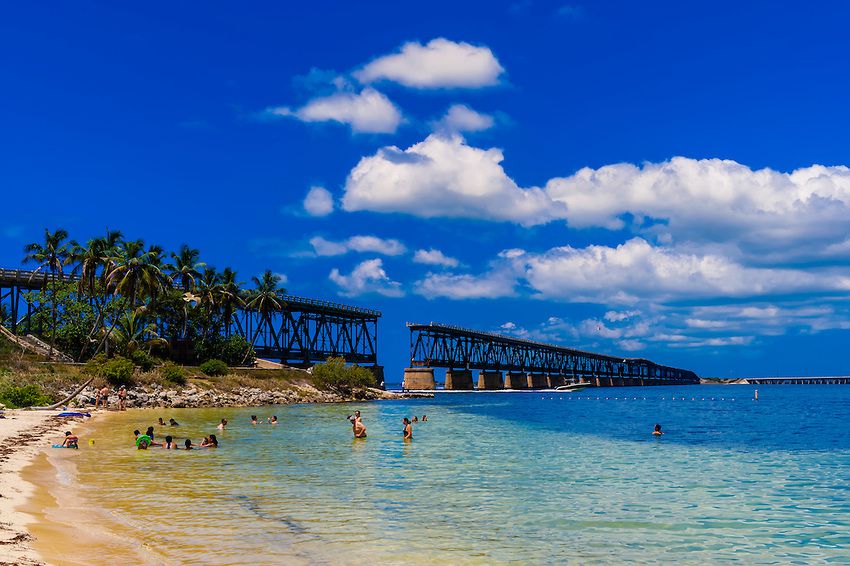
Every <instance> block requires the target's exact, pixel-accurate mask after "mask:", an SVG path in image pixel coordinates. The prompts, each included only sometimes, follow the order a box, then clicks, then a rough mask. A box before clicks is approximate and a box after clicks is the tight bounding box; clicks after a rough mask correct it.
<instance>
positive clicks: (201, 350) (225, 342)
mask: <svg viewBox="0 0 850 566" xmlns="http://www.w3.org/2000/svg"><path fill="white" fill-rule="evenodd" d="M193 348H194V352H195V359H197V360H221V361H223V362H224V363H226V364H227V365H228V366H231V367H232V366H242V365H251V364H253V363H254V360H255V359H256V358H257V355H256V353H255V352H254V347H253V346H251V345H250V344H249V343H248V341H247V340H245V339H244V338H243V337H241V336H238V335H233V336H230V337H229V338H225V337H224V336H220V335H218V334H215V335H213V336H207V337H206V338H204V339H203V340H196V341H195V342H194V344H193Z"/></svg>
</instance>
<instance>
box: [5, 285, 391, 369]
mask: <svg viewBox="0 0 850 566" xmlns="http://www.w3.org/2000/svg"><path fill="white" fill-rule="evenodd" d="M54 280H58V281H60V282H61V283H73V282H75V281H78V278H77V277H75V276H73V275H62V276H58V275H57V276H56V277H55V278H54V276H53V275H51V274H50V273H47V272H45V271H30V270H22V269H0V307H2V308H3V309H4V311H5V313H6V318H7V321H6V326H8V327H9V328H10V329H11V330H12V332H13V333H16V334H28V333H30V332H35V333H38V334H40V333H41V332H42V331H43V330H45V329H40V328H34V327H33V326H32V324H31V321H32V319H33V314H35V313H36V312H38V310H39V309H40V308H42V306H43V305H39V304H38V303H35V302H33V301H31V300H28V295H27V292H29V291H39V290H42V289H46V288H47V287H48V284H50V283H52V282H53V281H54ZM280 299H281V303H282V305H283V308H282V310H281V311H279V312H274V313H271V314H268V315H263V314H261V313H258V312H257V311H255V310H251V309H246V308H240V309H236V312H235V313H234V314H233V318H232V320H230V321H224V330H223V332H224V334H226V335H231V334H238V335H240V336H242V337H243V338H245V339H246V340H247V341H249V342H251V343H252V344H253V346H254V350H255V351H256V352H257V356H258V357H261V358H270V359H277V360H280V361H281V362H283V363H288V364H297V365H312V364H313V363H315V362H321V361H324V360H326V359H327V358H328V357H331V356H333V357H342V358H345V360H346V361H347V362H349V363H356V364H365V365H372V366H375V367H374V371H376V374H378V375H377V377H378V382H379V383H380V382H382V381H383V377H382V375H381V373H380V372H381V370H380V366H378V365H377V364H378V319H379V318H380V317H381V313H380V312H379V311H376V310H372V309H366V308H361V307H355V306H350V305H343V304H339V303H334V302H329V301H320V300H316V299H308V298H304V297H295V296H292V295H282V296H281V297H280ZM160 326H161V325H160Z"/></svg>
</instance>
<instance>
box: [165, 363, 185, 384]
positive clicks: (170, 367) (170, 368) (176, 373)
mask: <svg viewBox="0 0 850 566" xmlns="http://www.w3.org/2000/svg"><path fill="white" fill-rule="evenodd" d="M159 375H160V376H161V377H162V379H164V380H165V381H166V382H168V383H171V384H174V385H186V370H184V369H183V368H182V367H181V366H178V365H177V364H175V363H174V362H165V363H164V364H162V366H160V368H159Z"/></svg>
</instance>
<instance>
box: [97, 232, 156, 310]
mask: <svg viewBox="0 0 850 566" xmlns="http://www.w3.org/2000/svg"><path fill="white" fill-rule="evenodd" d="M160 250H161V248H158V247H156V246H151V248H149V249H148V250H147V251H145V244H144V242H143V241H142V240H133V241H129V242H121V245H120V246H119V247H118V249H117V255H116V256H115V257H113V258H112V262H113V263H114V267H112V269H111V270H110V273H109V276H108V278H107V284H108V286H109V287H110V288H112V289H113V293H114V294H115V295H122V296H124V297H128V298H129V299H130V305H131V306H132V307H134V308H135V306H136V304H137V301H138V299H141V301H142V302H144V299H145V298H146V297H150V298H154V297H156V296H157V295H158V294H160V293H161V292H163V291H164V290H165V288H166V286H167V277H166V276H165V275H164V274H163V273H162V270H161V269H160V268H159V264H160V263H161V262H160V259H159V253H160Z"/></svg>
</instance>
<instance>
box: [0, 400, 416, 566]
mask: <svg viewBox="0 0 850 566" xmlns="http://www.w3.org/2000/svg"><path fill="white" fill-rule="evenodd" d="M86 393H87V392H84V393H81V394H80V395H79V401H82V402H80V403H73V402H71V403H69V410H71V406H74V405H77V407H78V408H77V409H76V410H79V411H81V412H87V413H89V414H90V415H91V417H57V415H58V414H59V413H60V412H62V411H61V409H57V410H51V411H48V410H26V409H6V410H5V412H4V413H2V414H4V415H5V418H3V419H0V564H20V565H23V566H36V565H38V566H42V565H44V564H49V562H48V561H47V560H45V557H44V556H42V555H41V554H40V553H39V551H38V550H36V545H35V544H34V543H35V541H36V540H39V539H40V538H41V537H42V536H44V537H49V538H51V539H52V538H57V539H62V540H67V535H68V534H69V533H68V532H67V531H68V526H69V525H73V522H74V521H73V519H72V520H70V521H69V520H63V518H62V517H61V516H62V515H63V514H64V515H65V516H66V517H67V513H63V511H62V509H61V508H62V507H65V506H66V505H68V504H72V506H74V505H73V502H72V501H71V499H72V498H68V499H67V500H66V497H65V495H64V494H62V497H61V499H62V502H61V503H62V505H59V502H58V500H57V495H58V494H57V493H56V492H55V491H54V490H51V489H50V486H51V485H53V483H54V481H53V480H55V478H56V477H57V476H58V475H59V474H60V472H62V470H60V468H59V466H58V465H57V464H58V462H56V461H55V460H56V459H55V458H51V456H50V453H49V452H48V449H49V448H50V446H51V445H52V444H53V441H54V440H61V437H62V436H63V434H64V432H65V431H66V430H70V431H72V432H74V433H75V434H77V435H79V434H80V428H81V427H87V425H89V423H92V422H93V420H94V419H97V418H98V417H100V418H103V417H108V416H110V415H113V414H121V413H123V412H124V411H117V410H115V409H108V410H104V409H100V410H93V409H91V408H90V406H87V404H86V403H85V401H83V400H84V399H85V398H86ZM139 393H141V394H142V395H145V397H143V398H142V399H139V400H138V401H142V406H135V407H133V406H128V408H127V410H126V412H135V411H144V410H148V409H155V408H166V407H172V408H176V407H175V405H177V406H178V407H179V406H183V407H185V408H206V407H210V406H215V407H220V408H238V407H245V406H258V407H259V406H267V405H276V404H282V405H290V404H302V403H322V404H324V403H343V402H351V401H366V402H374V401H379V400H395V399H406V398H412V397H426V396H427V397H431V395H421V394H410V393H406V394H399V393H394V392H387V391H379V390H368V392H367V394H366V395H365V397H367V398H366V399H354V398H351V397H346V396H342V395H336V394H328V393H323V392H318V391H309V394H308V395H304V396H300V395H292V394H291V393H290V394H286V393H283V394H280V395H273V396H272V398H271V399H269V400H270V401H272V402H270V403H262V402H261V403H256V401H260V400H266V398H265V397H264V396H263V395H262V394H263V393H267V392H264V391H261V390H257V389H254V388H245V389H243V390H241V391H239V392H238V393H236V394H233V393H230V394H228V393H219V392H215V394H214V396H212V395H210V396H206V398H205V396H203V395H199V397H200V398H199V399H191V398H190V399H185V397H184V399H181V400H180V401H182V402H178V403H174V402H173V400H174V398H175V397H178V396H179V395H180V393H184V392H183V391H180V390H178V391H174V390H170V391H169V390H167V389H164V388H161V389H158V390H157V389H154V390H153V391H149V392H142V391H140V392H139ZM275 393H279V392H275ZM175 394H176V395H175ZM302 395H303V393H302ZM352 397H354V396H352ZM178 398H179V397H178ZM133 401H137V400H136V399H133ZM138 401H137V402H138ZM186 401H190V402H189V403H187V402H186ZM192 401H195V402H194V403H193V402H192ZM198 401H200V402H198ZM210 401H212V402H210ZM251 401H255V402H254V403H252V402H251ZM274 401H278V403H275V402H274ZM114 404H115V403H113V405H114ZM128 405H130V403H128ZM69 465H73V462H69ZM66 471H67V470H66ZM71 475H72V474H71ZM48 476H50V477H48ZM77 507H80V508H82V507H83V506H82V505H79V506H77ZM57 511H58V512H57ZM48 514H50V515H51V516H48ZM56 515H58V516H56ZM76 531H79V529H75V532H76ZM101 535H102V536H100V537H98V538H100V539H103V538H111V537H110V536H109V534H108V533H101ZM125 550H128V549H125ZM135 550H138V549H135ZM56 554H61V553H59V552H57V553H56ZM81 563H84V562H81Z"/></svg>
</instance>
